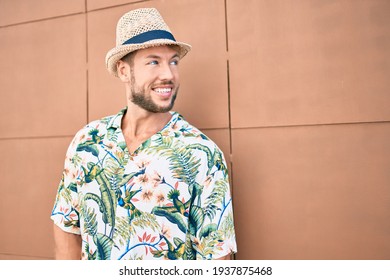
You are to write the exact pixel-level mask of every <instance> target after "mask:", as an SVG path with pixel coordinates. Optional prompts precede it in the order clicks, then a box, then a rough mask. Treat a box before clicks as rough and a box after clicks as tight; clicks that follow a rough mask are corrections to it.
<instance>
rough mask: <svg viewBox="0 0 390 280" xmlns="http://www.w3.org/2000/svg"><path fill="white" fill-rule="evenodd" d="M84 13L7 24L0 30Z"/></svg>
mask: <svg viewBox="0 0 390 280" xmlns="http://www.w3.org/2000/svg"><path fill="white" fill-rule="evenodd" d="M84 13H85V12H78V13H71V14H66V15H60V16H54V17H47V18H40V19H35V20H28V21H22V22H18V23H12V24H8V25H2V26H0V29H1V28H7V27H14V26H19V25H23V24H28V23H37V22H42V21H48V20H53V19H60V18H65V17H71V16H77V15H82V14H84Z"/></svg>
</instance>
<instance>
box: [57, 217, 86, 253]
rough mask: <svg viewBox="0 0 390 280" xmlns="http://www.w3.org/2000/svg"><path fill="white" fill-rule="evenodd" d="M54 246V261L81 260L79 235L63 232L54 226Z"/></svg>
mask: <svg viewBox="0 0 390 280" xmlns="http://www.w3.org/2000/svg"><path fill="white" fill-rule="evenodd" d="M54 244H55V251H54V252H55V259H56V260H80V259H81V237H80V235H77V234H72V233H68V232H65V231H63V230H62V229H60V228H59V227H58V226H56V225H54Z"/></svg>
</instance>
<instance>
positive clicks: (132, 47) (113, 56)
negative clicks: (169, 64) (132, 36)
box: [106, 39, 191, 77]
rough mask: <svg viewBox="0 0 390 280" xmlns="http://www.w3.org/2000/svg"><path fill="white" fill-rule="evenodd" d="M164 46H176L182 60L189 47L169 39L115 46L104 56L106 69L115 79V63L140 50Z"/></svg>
mask: <svg viewBox="0 0 390 280" xmlns="http://www.w3.org/2000/svg"><path fill="white" fill-rule="evenodd" d="M164 45H172V46H178V47H179V48H180V49H179V57H180V58H182V57H183V56H185V55H186V54H187V53H188V52H189V51H190V50H191V46H190V45H188V44H186V43H182V42H176V41H172V40H169V39H157V40H152V41H148V42H145V43H142V44H129V45H121V46H117V47H115V48H113V49H111V50H109V51H108V52H107V55H106V67H107V70H108V72H109V73H110V74H112V75H114V76H115V77H118V73H117V68H116V64H117V62H118V61H119V60H120V59H121V58H122V57H124V56H125V55H127V54H129V53H131V52H133V51H136V50H140V49H146V48H151V47H158V46H164Z"/></svg>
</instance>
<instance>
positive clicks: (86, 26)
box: [85, 0, 89, 123]
mask: <svg viewBox="0 0 390 280" xmlns="http://www.w3.org/2000/svg"><path fill="white" fill-rule="evenodd" d="M87 2H88V1H87V0H85V63H86V67H85V75H86V79H85V81H86V85H85V90H86V121H87V123H89V65H88V61H89V57H88V4H87Z"/></svg>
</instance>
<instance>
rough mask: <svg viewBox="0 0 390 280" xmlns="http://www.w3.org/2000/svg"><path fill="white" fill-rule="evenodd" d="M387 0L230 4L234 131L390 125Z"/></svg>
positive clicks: (389, 6)
mask: <svg viewBox="0 0 390 280" xmlns="http://www.w3.org/2000/svg"><path fill="white" fill-rule="evenodd" d="M389 10H390V2H389V1H350V0H343V1H312V0H305V1H299V3H297V2H295V1H283V0H277V1H257V0H252V1H246V4H245V5H243V4H242V1H238V0H228V1H227V15H228V17H227V20H228V38H229V63H230V74H231V76H230V81H231V84H230V88H231V104H232V106H231V111H232V126H233V127H237V128H238V127H259V126H276V125H297V124H317V123H346V122H365V121H384V120H386V121H388V120H390V110H388V104H390V95H389V94H388V93H389V91H390V80H389V79H388V78H387V77H388V76H389V73H390V17H388V16H387V15H388V11H389Z"/></svg>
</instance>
